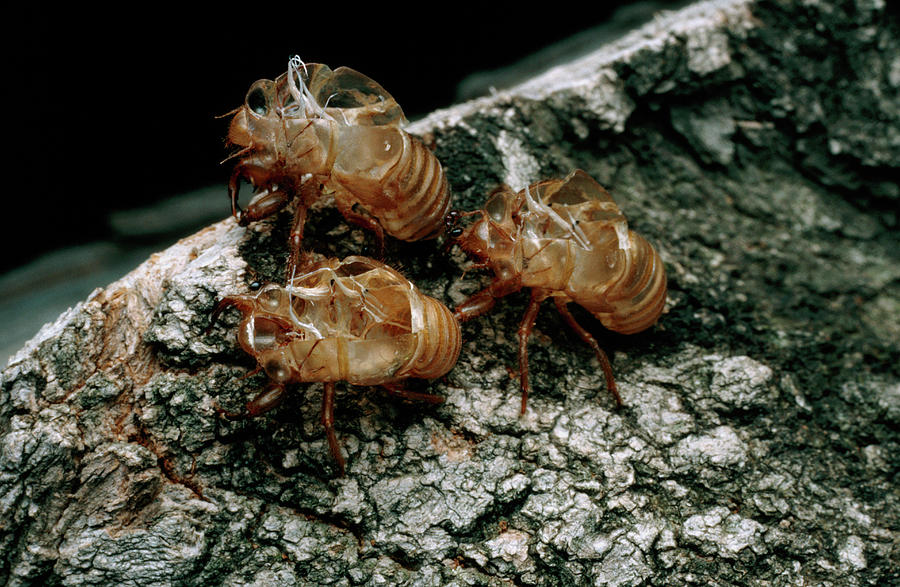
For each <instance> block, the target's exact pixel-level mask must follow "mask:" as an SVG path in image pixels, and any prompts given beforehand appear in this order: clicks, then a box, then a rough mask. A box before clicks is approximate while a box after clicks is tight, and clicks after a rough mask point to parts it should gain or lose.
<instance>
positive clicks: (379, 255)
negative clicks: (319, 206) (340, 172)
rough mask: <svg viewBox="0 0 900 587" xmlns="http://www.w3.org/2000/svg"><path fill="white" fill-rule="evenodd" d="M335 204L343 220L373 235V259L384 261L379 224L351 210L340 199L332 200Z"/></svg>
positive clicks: (382, 236) (381, 231)
mask: <svg viewBox="0 0 900 587" xmlns="http://www.w3.org/2000/svg"><path fill="white" fill-rule="evenodd" d="M334 201H335V204H337V208H338V211H340V213H341V214H343V215H344V218H346V219H347V222H351V223H353V224H355V225H357V226H359V227H362V228H365V229H367V230H371V231H372V232H374V233H375V253H376V254H375V255H374V257H375V258H376V259H378V260H382V259H384V228H382V227H381V224H379V223H378V221H377V220H375V219H374V218H372V217H371V216H369V215H367V214H360V213H359V212H357V211H356V210H354V209H353V205H352V204H349V203H348V201H347V200H346V199H344V198H341V197H337V196H336V197H335V198H334Z"/></svg>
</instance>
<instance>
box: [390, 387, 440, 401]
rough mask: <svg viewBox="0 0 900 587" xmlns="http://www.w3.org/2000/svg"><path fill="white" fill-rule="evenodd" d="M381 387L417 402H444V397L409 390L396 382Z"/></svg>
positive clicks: (395, 394)
mask: <svg viewBox="0 0 900 587" xmlns="http://www.w3.org/2000/svg"><path fill="white" fill-rule="evenodd" d="M381 387H383V388H384V390H385V391H387V392H388V393H389V394H391V395H393V396H396V397H400V398H403V399H409V400H413V401H419V402H428V403H431V404H440V403H443V402H444V398H443V397H441V396H439V395H435V394H433V393H422V392H418V391H409V390H408V389H406V388H405V387H403V386H402V385H400V384H396V383H385V384H383V385H382V386H381Z"/></svg>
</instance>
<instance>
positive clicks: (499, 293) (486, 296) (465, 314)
mask: <svg viewBox="0 0 900 587" xmlns="http://www.w3.org/2000/svg"><path fill="white" fill-rule="evenodd" d="M520 289H522V280H521V279H520V278H518V277H514V278H512V279H505V280H502V279H497V278H495V279H494V281H493V282H492V283H491V284H490V285H489V286H488V287H486V288H484V289H483V290H481V291H480V292H478V293H476V294H474V295H472V296H470V297H469V298H468V299H467V300H466V301H464V302H463V303H461V304H460V305H458V306H456V309H455V310H454V311H453V315H454V316H456V319H457V320H459V321H460V322H465V321H466V320H471V319H472V318H477V317H478V316H481V315H482V314H486V313H487V312H489V311H490V310H491V308H493V307H494V304H495V303H496V302H497V298H502V297H503V296H506V295H509V294H511V293H513V292H516V291H519V290H520Z"/></svg>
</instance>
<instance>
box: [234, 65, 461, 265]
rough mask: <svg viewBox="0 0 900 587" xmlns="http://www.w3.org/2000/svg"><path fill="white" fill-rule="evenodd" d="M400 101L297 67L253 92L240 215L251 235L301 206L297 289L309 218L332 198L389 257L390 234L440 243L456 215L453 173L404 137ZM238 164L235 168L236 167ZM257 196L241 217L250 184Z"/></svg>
mask: <svg viewBox="0 0 900 587" xmlns="http://www.w3.org/2000/svg"><path fill="white" fill-rule="evenodd" d="M405 122H406V119H405V117H404V116H403V111H402V109H401V108H400V106H399V105H398V104H397V102H396V100H394V98H393V97H391V95H390V94H388V93H387V91H385V90H384V88H382V87H381V86H380V85H378V84H377V83H375V82H374V81H373V80H371V79H369V78H368V77H366V76H365V75H363V74H361V73H359V72H357V71H354V70H352V69H350V68H348V67H340V68H338V69H336V70H334V71H332V70H331V69H329V68H328V66H326V65H322V64H319V63H310V64H305V63H303V62H302V61H301V60H300V59H299V58H298V57H294V58H292V59H291V60H290V61H289V64H288V70H287V72H286V73H284V74H282V75H280V76H279V77H277V78H276V79H275V80H274V81H271V80H266V79H263V80H259V81H257V82H255V83H254V84H253V85H252V86H250V90H249V91H248V92H247V98H246V100H245V102H244V105H243V106H241V107H240V108H238V109H237V113H236V114H235V116H234V118H233V119H232V121H231V126H230V128H229V131H228V143H229V144H231V145H236V146H238V147H241V149H240V150H238V151H237V152H236V153H234V154H233V155H232V156H231V157H238V158H239V161H238V163H237V165H236V166H235V168H234V172H233V173H232V175H231V179H230V181H229V195H230V197H231V205H232V213H233V214H234V216H235V218H237V220H238V222H239V223H240V224H241V225H246V224H248V223H250V222H253V221H255V220H259V219H261V218H264V217H266V216H269V215H271V214H274V213H275V212H277V211H278V210H280V209H282V208H283V207H285V206H286V205H287V204H288V203H289V202H290V201H291V200H293V199H295V198H297V199H298V200H299V201H298V202H297V208H296V212H295V216H294V225H293V229H292V231H291V243H290V244H291V257H290V258H289V260H288V264H287V276H288V279H290V277H291V276H292V274H293V271H294V268H295V267H296V266H297V263H298V261H299V257H300V254H301V243H302V239H303V225H304V223H305V221H306V211H307V208H309V206H310V205H312V203H313V202H314V201H315V200H316V199H317V198H319V197H320V195H321V194H322V192H323V190H324V191H327V192H330V193H333V194H334V199H335V203H336V205H337V207H338V209H339V210H340V211H341V213H342V214H343V215H344V216H345V217H346V218H347V219H348V220H349V221H351V222H353V223H355V224H358V225H360V226H363V227H365V228H368V229H370V230H373V231H374V232H375V234H376V239H377V247H378V250H379V254H381V251H383V247H384V234H383V233H384V232H387V233H388V234H389V235H391V236H393V237H395V238H397V239H400V240H405V241H415V240H419V239H427V238H432V237H435V236H437V235H438V234H439V233H440V231H441V229H442V228H443V218H444V216H445V215H446V213H447V211H448V210H449V208H450V192H449V189H448V186H447V178H446V176H445V175H444V171H443V168H442V167H441V164H440V162H439V161H438V160H437V158H436V157H435V156H434V154H433V153H432V152H431V151H430V150H429V149H428V148H427V147H425V146H424V145H423V144H422V142H421V141H420V140H418V139H417V138H415V137H413V136H412V135H410V134H408V133H407V132H405V131H404V130H402V129H401V125H402V124H404V123H405ZM231 157H229V158H231ZM242 179H244V180H247V181H249V182H250V183H252V184H253V185H254V186H255V188H256V195H255V196H254V198H253V200H252V201H251V202H250V204H249V205H248V206H247V209H246V210H241V209H240V206H239V204H238V190H239V185H240V181H241V180H242Z"/></svg>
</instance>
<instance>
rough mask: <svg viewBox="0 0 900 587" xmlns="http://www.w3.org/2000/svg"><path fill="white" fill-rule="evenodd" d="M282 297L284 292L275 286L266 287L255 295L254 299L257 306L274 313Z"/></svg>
mask: <svg viewBox="0 0 900 587" xmlns="http://www.w3.org/2000/svg"><path fill="white" fill-rule="evenodd" d="M283 295H284V290H282V289H281V288H280V287H278V286H277V285H267V286H266V287H264V288H263V289H262V290H260V292H259V293H258V294H257V296H256V299H257V300H258V301H259V305H260V306H261V307H262V308H264V309H266V310H268V311H270V312H275V311H277V310H278V308H279V307H280V306H281V300H282V298H283Z"/></svg>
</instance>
